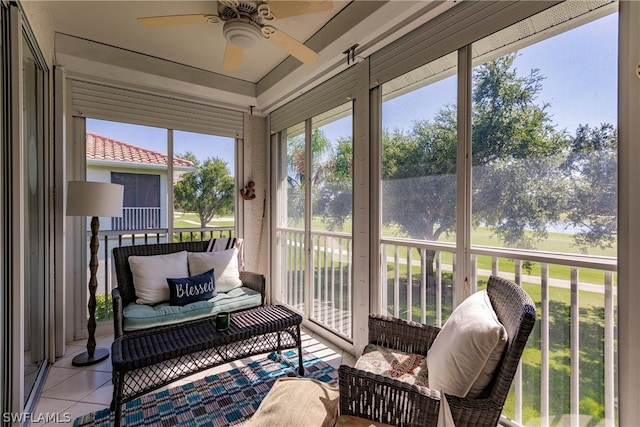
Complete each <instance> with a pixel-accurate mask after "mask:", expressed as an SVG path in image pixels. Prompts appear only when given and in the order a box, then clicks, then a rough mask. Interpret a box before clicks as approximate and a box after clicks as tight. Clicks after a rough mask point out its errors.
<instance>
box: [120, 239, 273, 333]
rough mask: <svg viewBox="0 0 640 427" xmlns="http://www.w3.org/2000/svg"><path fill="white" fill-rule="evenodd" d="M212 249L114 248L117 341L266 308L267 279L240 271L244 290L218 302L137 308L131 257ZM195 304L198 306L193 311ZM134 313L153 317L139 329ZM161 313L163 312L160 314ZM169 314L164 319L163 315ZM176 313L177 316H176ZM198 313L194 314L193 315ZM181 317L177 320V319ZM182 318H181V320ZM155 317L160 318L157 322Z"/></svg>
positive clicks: (187, 245)
mask: <svg viewBox="0 0 640 427" xmlns="http://www.w3.org/2000/svg"><path fill="white" fill-rule="evenodd" d="M208 248H209V241H195V242H177V243H158V244H148V245H134V246H122V247H117V248H114V249H113V262H114V266H115V274H116V279H117V282H118V285H117V287H115V288H114V289H113V291H112V293H111V295H112V304H113V323H114V337H115V338H118V337H121V336H123V335H125V334H133V333H148V332H149V331H150V330H151V329H155V330H157V329H158V328H163V327H170V326H174V325H176V324H177V323H183V322H185V321H197V320H201V319H202V318H203V317H207V316H215V315H216V313H218V312H221V311H238V310H244V309H248V308H253V307H257V306H261V305H264V301H265V283H266V282H265V276H264V275H262V274H258V273H252V272H248V271H240V280H241V281H242V287H239V288H237V289H234V290H233V291H232V292H228V293H227V294H222V295H218V297H216V299H215V300H212V301H211V302H208V301H198V302H197V303H194V304H189V305H187V306H185V307H167V306H168V303H166V304H159V305H157V306H154V307H139V306H137V305H136V299H137V298H136V289H135V286H134V278H133V273H132V271H131V266H130V264H129V257H130V256H153V255H165V254H172V253H177V252H181V251H187V252H205V251H207V249H208ZM194 305H197V307H196V309H194V308H193V307H194ZM127 306H131V307H130V308H132V309H134V310H138V311H139V310H141V309H144V310H146V312H144V313H145V314H144V315H145V316H148V314H146V313H148V312H150V313H151V314H152V316H156V315H157V316H156V317H154V318H152V319H151V320H149V319H144V321H145V322H148V324H146V326H140V323H136V322H135V320H134V319H127V318H126V315H125V312H126V311H127V310H126V307H127ZM158 313H160V314H159V315H158ZM165 313H166V314H168V316H166V318H168V319H169V320H165V317H162V316H161V315H163V314H165ZM176 313H177V314H176ZM194 313H195V315H194ZM176 316H178V317H176ZM181 316H182V317H181ZM156 318H157V319H158V320H157V321H156Z"/></svg>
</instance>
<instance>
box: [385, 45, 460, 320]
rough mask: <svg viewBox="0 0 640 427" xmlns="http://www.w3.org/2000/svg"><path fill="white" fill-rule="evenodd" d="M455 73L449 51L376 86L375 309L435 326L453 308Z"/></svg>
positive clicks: (455, 145)
mask: <svg viewBox="0 0 640 427" xmlns="http://www.w3.org/2000/svg"><path fill="white" fill-rule="evenodd" d="M456 71H457V56H456V53H455V52H454V53H451V54H449V55H446V56H444V57H442V58H440V59H438V60H436V61H433V62H432V63H429V64H426V65H424V66H422V67H420V68H419V69H417V70H415V71H412V72H409V73H407V74H405V75H403V76H400V77H398V78H396V79H394V80H392V81H390V82H388V83H385V84H383V85H382V97H383V98H382V99H383V102H382V138H381V140H382V149H381V179H382V182H381V187H380V188H381V192H382V197H381V203H382V231H381V235H382V242H381V251H382V256H383V257H384V259H385V260H386V262H383V268H382V280H383V289H382V296H381V297H382V306H383V307H386V308H387V312H388V314H390V315H393V316H395V317H402V318H406V319H409V320H414V321H422V322H431V323H436V324H438V323H439V322H441V320H442V314H443V309H444V312H445V316H444V317H445V318H446V317H447V314H446V313H449V312H450V311H451V309H452V303H453V294H452V292H453V265H454V253H455V245H454V244H453V243H454V242H455V238H456V189H457V183H456V179H457V178H456V169H457V167H456V161H457V160H456V159H457V112H456V96H457V87H456V84H457V78H456ZM415 241H419V242H421V243H420V244H419V245H416V244H414V243H413V242H415ZM410 242H411V243H410ZM434 242H448V246H445V247H446V248H448V249H445V250H442V249H443V246H442V243H437V244H434Z"/></svg>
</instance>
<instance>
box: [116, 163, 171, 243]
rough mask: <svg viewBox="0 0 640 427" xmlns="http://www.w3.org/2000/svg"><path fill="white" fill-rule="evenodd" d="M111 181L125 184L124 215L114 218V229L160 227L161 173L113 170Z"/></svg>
mask: <svg viewBox="0 0 640 427" xmlns="http://www.w3.org/2000/svg"><path fill="white" fill-rule="evenodd" d="M111 182H112V183H114V184H121V185H123V186H124V200H123V211H122V217H121V218H113V219H112V224H113V225H112V228H113V229H114V230H145V229H158V228H160V175H148V174H134V173H122V172H111Z"/></svg>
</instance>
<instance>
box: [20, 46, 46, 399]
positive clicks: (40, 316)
mask: <svg viewBox="0 0 640 427" xmlns="http://www.w3.org/2000/svg"><path fill="white" fill-rule="evenodd" d="M23 40H24V41H23V45H22V52H23V59H22V72H23V96H24V98H23V117H22V119H23V126H24V127H23V135H24V139H23V158H24V161H25V163H24V165H23V170H24V171H25V172H24V173H25V177H24V182H25V186H24V190H25V193H24V202H25V213H26V216H25V221H24V246H25V254H24V255H25V264H26V265H25V269H24V275H25V295H28V298H25V299H24V321H25V325H24V352H25V354H24V375H25V378H24V391H25V402H26V400H27V398H28V396H29V394H30V393H31V392H32V390H33V387H34V385H35V380H36V378H37V375H38V370H39V368H40V367H41V366H43V364H44V362H45V357H46V355H45V353H46V352H45V345H46V340H45V337H46V333H45V331H46V319H45V315H46V313H47V310H46V308H45V307H46V306H45V296H46V288H45V286H46V281H45V271H46V266H47V263H46V261H45V260H46V256H45V247H46V238H45V236H46V234H45V225H46V207H45V163H44V147H45V143H46V142H45V138H44V124H45V116H44V105H45V104H44V102H45V95H44V72H43V71H42V70H41V69H40V67H39V66H38V62H37V61H36V59H35V56H34V54H33V51H32V49H31V46H30V45H29V43H27V42H26V37H25V38H24V39H23Z"/></svg>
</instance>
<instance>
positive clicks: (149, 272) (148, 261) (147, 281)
mask: <svg viewBox="0 0 640 427" xmlns="http://www.w3.org/2000/svg"><path fill="white" fill-rule="evenodd" d="M129 266H130V267H131V273H132V275H133V286H134V288H135V289H136V297H137V299H136V302H137V303H138V304H158V303H161V302H164V301H169V286H168V285H167V278H169V277H188V276H189V270H188V269H187V251H182V252H175V253H171V254H166V255H149V256H137V255H132V256H130V257H129ZM205 271H206V270H205ZM203 273H204V271H203Z"/></svg>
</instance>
